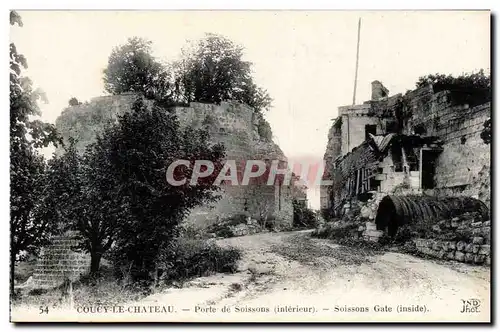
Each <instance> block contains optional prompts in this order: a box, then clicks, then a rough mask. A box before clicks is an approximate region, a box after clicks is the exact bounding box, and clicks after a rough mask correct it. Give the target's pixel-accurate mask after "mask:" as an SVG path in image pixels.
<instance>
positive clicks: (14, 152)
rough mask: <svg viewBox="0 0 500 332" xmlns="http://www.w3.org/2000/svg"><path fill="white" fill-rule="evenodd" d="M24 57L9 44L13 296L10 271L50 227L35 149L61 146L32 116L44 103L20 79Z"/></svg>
mask: <svg viewBox="0 0 500 332" xmlns="http://www.w3.org/2000/svg"><path fill="white" fill-rule="evenodd" d="M10 24H11V25H15V24H18V25H19V26H20V27H21V26H22V21H21V17H20V16H19V15H18V14H17V13H16V12H15V11H12V12H11V13H10ZM23 68H27V61H26V58H25V57H24V56H23V55H22V54H19V53H18V52H17V49H16V46H15V45H14V44H13V43H11V44H10V237H11V243H10V264H11V270H10V273H11V293H12V294H13V293H14V270H15V263H16V261H17V260H19V259H22V258H23V257H22V254H23V253H35V252H36V250H37V249H38V248H39V247H40V245H42V244H43V243H45V242H46V241H47V239H48V236H49V235H50V234H51V232H52V231H53V227H52V226H53V225H51V224H50V222H49V221H48V220H46V219H44V218H42V217H41V214H40V207H41V201H42V197H43V196H44V193H45V190H46V187H45V182H44V181H45V179H46V177H45V176H44V174H45V169H46V164H45V160H44V158H43V156H42V155H41V154H40V153H39V152H38V151H37V149H38V148H41V147H46V146H48V145H49V144H50V143H54V144H56V145H57V144H58V143H61V138H60V136H59V135H58V134H57V131H56V129H55V127H54V126H53V125H51V124H48V123H45V122H42V121H40V120H33V119H32V117H33V116H37V115H40V109H39V107H38V104H37V103H38V101H39V100H46V98H45V96H44V94H43V93H42V92H41V91H39V90H33V87H32V83H31V81H30V79H29V78H27V77H23V76H22V75H21V74H22V69H23Z"/></svg>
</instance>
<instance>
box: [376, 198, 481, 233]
mask: <svg viewBox="0 0 500 332" xmlns="http://www.w3.org/2000/svg"><path fill="white" fill-rule="evenodd" d="M466 212H479V213H480V215H481V218H482V220H488V219H489V210H488V207H487V206H486V205H485V204H484V203H483V202H481V201H480V200H478V199H475V198H472V197H466V196H459V197H433V196H414V195H410V196H393V195H388V196H385V197H384V198H383V199H382V200H381V201H380V204H379V206H378V210H377V216H376V218H375V223H376V224H377V229H379V230H386V229H387V231H388V233H389V235H390V236H394V235H395V234H396V231H397V229H398V228H399V226H402V225H405V224H412V223H418V222H421V221H427V222H433V221H439V220H442V219H449V218H453V217H456V216H459V215H461V214H464V213H466Z"/></svg>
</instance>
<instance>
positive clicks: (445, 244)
mask: <svg viewBox="0 0 500 332" xmlns="http://www.w3.org/2000/svg"><path fill="white" fill-rule="evenodd" d="M428 235H429V236H428V238H417V239H414V240H413V243H414V244H415V246H416V250H417V251H418V252H420V253H422V254H425V255H428V256H431V257H435V258H438V259H443V260H455V261H459V262H465V263H471V264H472V263H473V264H486V265H490V264H491V222H490V221H481V220H480V218H479V217H478V215H474V214H464V215H463V216H460V217H455V218H453V219H451V220H441V221H440V222H438V223H436V224H435V225H433V226H432V230H430V232H429V233H428Z"/></svg>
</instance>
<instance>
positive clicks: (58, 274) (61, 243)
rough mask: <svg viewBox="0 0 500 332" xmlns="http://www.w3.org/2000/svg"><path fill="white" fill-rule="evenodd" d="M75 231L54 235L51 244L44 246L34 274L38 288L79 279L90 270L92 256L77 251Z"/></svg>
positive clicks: (55, 285) (34, 281) (35, 284)
mask: <svg viewBox="0 0 500 332" xmlns="http://www.w3.org/2000/svg"><path fill="white" fill-rule="evenodd" d="M75 236H76V233H75V232H68V233H66V234H64V235H58V236H54V237H52V239H51V244H50V245H48V246H46V247H44V248H42V251H41V253H40V257H39V259H38V261H37V265H36V268H35V272H34V274H33V283H34V286H35V287H36V288H51V287H57V286H59V285H61V284H62V283H63V282H64V281H65V280H66V279H69V280H71V281H75V280H77V279H78V278H79V277H80V276H81V275H84V274H87V273H88V272H89V270H90V256H89V255H88V254H85V253H83V252H79V251H76V250H75V249H74V247H75V246H76V245H78V243H79V242H78V240H77V239H76V238H75Z"/></svg>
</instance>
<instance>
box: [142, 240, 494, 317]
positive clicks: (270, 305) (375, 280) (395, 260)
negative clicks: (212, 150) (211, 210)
mask: <svg viewBox="0 0 500 332" xmlns="http://www.w3.org/2000/svg"><path fill="white" fill-rule="evenodd" d="M219 244H221V245H226V246H234V247H237V248H240V249H241V250H242V251H243V258H242V260H241V261H240V265H239V271H238V273H236V274H232V275H222V274H217V275H213V276H210V277H203V278H198V279H196V280H194V281H191V282H189V283H188V284H187V285H185V286H184V287H183V288H181V289H170V290H167V291H165V292H162V293H160V294H155V295H152V296H149V297H148V298H146V299H145V300H144V301H141V304H148V305H152V304H173V303H175V306H176V308H179V310H180V311H182V313H183V316H184V317H183V319H184V318H187V319H194V320H216V321H220V320H243V321H269V320H272V321H310V320H314V321H359V320H361V321H374V320H377V321H428V320H439V321H442V320H446V321H488V320H489V302H490V300H489V287H490V270H489V269H488V268H485V267H478V266H470V265H465V264H460V263H453V264H452V263H448V262H435V261H430V260H424V259H420V258H417V257H413V256H410V255H406V254H400V253H395V252H385V253H384V252H380V253H374V252H370V251H367V250H365V249H359V248H358V249H356V248H351V247H344V246H339V245H336V244H334V243H333V242H331V241H329V240H320V239H314V238H311V237H310V232H308V231H301V232H288V233H264V234H257V235H252V236H244V237H235V238H230V239H224V240H221V241H219ZM469 299H479V301H480V306H479V307H478V310H479V312H474V313H468V312H465V313H461V311H463V308H464V305H463V301H462V300H469ZM224 307H226V308H229V309H230V311H231V312H230V313H227V312H226V313H223V312H222V308H224ZM214 310H215V312H213V311H214Z"/></svg>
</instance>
